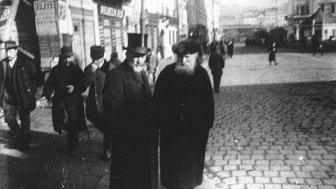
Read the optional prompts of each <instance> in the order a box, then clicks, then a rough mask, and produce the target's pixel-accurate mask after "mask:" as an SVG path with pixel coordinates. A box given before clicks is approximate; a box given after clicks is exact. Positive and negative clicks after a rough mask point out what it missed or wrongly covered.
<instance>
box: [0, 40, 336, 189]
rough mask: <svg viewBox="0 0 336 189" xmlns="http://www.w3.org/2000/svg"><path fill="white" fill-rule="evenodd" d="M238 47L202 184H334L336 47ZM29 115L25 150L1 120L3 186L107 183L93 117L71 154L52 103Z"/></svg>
mask: <svg viewBox="0 0 336 189" xmlns="http://www.w3.org/2000/svg"><path fill="white" fill-rule="evenodd" d="M237 46H239V45H237ZM236 51H237V53H235V54H234V56H233V58H232V59H227V60H226V65H225V68H224V71H223V77H222V87H221V89H220V93H219V94H215V102H216V119H215V123H214V127H213V128H212V129H211V132H210V136H209V141H208V146H207V152H206V160H205V169H204V182H203V184H202V185H201V186H199V187H197V189H217V188H220V189H227V188H228V189H229V188H232V189H236V188H237V189H240V188H241V189H250V188H251V189H335V188H336V53H326V54H325V55H323V56H322V57H321V56H320V55H317V56H315V57H313V56H312V55H311V54H302V53H294V52H286V50H283V51H280V53H278V54H277V60H278V63H279V64H278V65H277V66H274V65H272V66H270V65H269V63H268V54H267V53H266V50H264V49H257V48H254V49H252V48H244V47H242V46H240V47H237V48H236ZM167 62H169V61H164V62H162V63H161V65H162V66H161V67H163V65H165V64H166V63H167ZM203 66H204V67H205V68H206V69H208V67H207V62H205V63H204V65H203ZM209 74H210V76H211V73H210V72H209ZM211 80H212V79H211ZM31 120H32V148H31V150H30V151H28V152H27V153H22V152H19V151H17V150H14V149H10V147H9V146H8V143H9V141H8V139H9V136H8V127H7V125H6V124H4V123H1V124H0V188H1V189H2V188H4V189H8V188H9V189H12V188H13V189H14V188H15V189H16V188H33V189H37V188H41V189H44V188H55V189H56V188H71V189H73V188H74V189H76V188H78V189H86V188H87V189H93V188H99V189H104V188H105V189H106V188H108V181H109V180H108V179H109V178H108V175H109V163H106V162H102V161H100V156H101V153H102V134H101V133H99V131H98V130H97V129H95V128H94V127H93V126H92V125H90V126H89V131H90V135H91V142H90V141H89V140H88V137H87V135H86V133H82V134H81V140H80V143H79V144H80V145H79V149H78V153H77V156H75V157H72V158H68V157H67V156H66V154H65V147H66V134H63V135H61V136H59V135H57V134H56V133H55V132H54V131H53V128H52V123H51V109H50V108H47V109H43V110H35V111H34V112H33V113H32V116H31Z"/></svg>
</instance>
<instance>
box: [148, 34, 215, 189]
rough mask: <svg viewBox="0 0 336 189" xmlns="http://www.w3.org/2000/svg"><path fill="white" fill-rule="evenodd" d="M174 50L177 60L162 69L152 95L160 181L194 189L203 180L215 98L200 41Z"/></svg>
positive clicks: (173, 188) (168, 185)
mask: <svg viewBox="0 0 336 189" xmlns="http://www.w3.org/2000/svg"><path fill="white" fill-rule="evenodd" d="M173 50H174V53H176V54H177V57H178V60H177V62H175V63H173V64H170V65H168V66H167V67H165V68H164V69H163V70H162V71H161V73H160V75H159V77H158V79H157V81H156V85H155V89H154V96H153V104H154V119H155V124H156V126H157V127H158V128H159V130H160V174H161V183H162V185H164V186H165V187H166V188H167V189H182V188H194V187H196V186H197V185H200V184H201V183H202V179H203V178H202V176H203V168H204V157H205V149H206V144H207V140H208V133H209V129H210V128H211V127H212V125H213V120H214V99H213V94H212V88H211V83H210V79H209V76H208V73H207V71H206V70H205V69H204V68H203V67H201V66H200V62H199V60H201V57H202V56H201V47H200V44H199V43H197V42H195V41H192V40H184V41H181V42H179V43H178V44H177V45H175V46H174V48H173Z"/></svg>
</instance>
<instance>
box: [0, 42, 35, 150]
mask: <svg viewBox="0 0 336 189" xmlns="http://www.w3.org/2000/svg"><path fill="white" fill-rule="evenodd" d="M17 48H18V46H17V45H16V43H15V42H14V41H7V42H5V49H6V58H4V59H3V60H1V62H0V84H1V93H0V107H1V108H3V110H4V115H5V122H6V123H7V124H8V127H9V128H10V130H11V133H12V136H13V138H14V140H15V141H14V142H15V148H17V149H20V150H27V149H28V148H29V146H30V112H31V111H32V110H34V109H35V107H36V100H35V92H36V78H37V70H36V68H35V65H34V64H33V63H32V62H31V61H29V60H28V59H27V58H26V57H24V56H22V54H18V50H17ZM1 108H0V109H1ZM17 113H18V114H19V116H20V120H21V124H20V125H19V124H18V122H17V120H16V115H17Z"/></svg>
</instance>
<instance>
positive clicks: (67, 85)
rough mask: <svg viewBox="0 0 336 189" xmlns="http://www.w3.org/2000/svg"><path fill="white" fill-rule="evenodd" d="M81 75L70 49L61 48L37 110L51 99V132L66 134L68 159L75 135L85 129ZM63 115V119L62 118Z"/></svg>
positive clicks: (71, 154)
mask: <svg viewBox="0 0 336 189" xmlns="http://www.w3.org/2000/svg"><path fill="white" fill-rule="evenodd" d="M85 89H86V87H85V78H84V73H83V71H82V70H81V68H80V67H79V65H77V64H75V63H74V53H73V52H72V48H71V47H68V46H63V47H62V48H61V54H60V56H59V62H58V64H57V65H56V66H55V67H53V68H52V69H51V71H50V74H49V77H48V79H47V81H46V82H45V85H44V88H43V93H42V98H41V99H40V100H39V107H45V105H46V104H47V102H48V101H49V100H50V98H51V94H52V93H53V92H54V95H53V97H52V121H53V126H54V130H55V131H56V132H58V133H59V134H61V133H62V132H63V129H64V130H66V131H67V132H68V150H67V154H68V156H74V155H75V154H76V153H75V149H76V146H77V143H78V133H79V132H81V131H85V130H87V127H86V122H85V117H84V102H83V97H82V93H83V92H84V91H85ZM65 115H67V116H65Z"/></svg>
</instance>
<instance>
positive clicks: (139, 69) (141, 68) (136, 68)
mask: <svg viewBox="0 0 336 189" xmlns="http://www.w3.org/2000/svg"><path fill="white" fill-rule="evenodd" d="M133 70H134V71H135V72H137V73H140V72H141V71H142V70H143V67H142V66H134V67H133Z"/></svg>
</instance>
